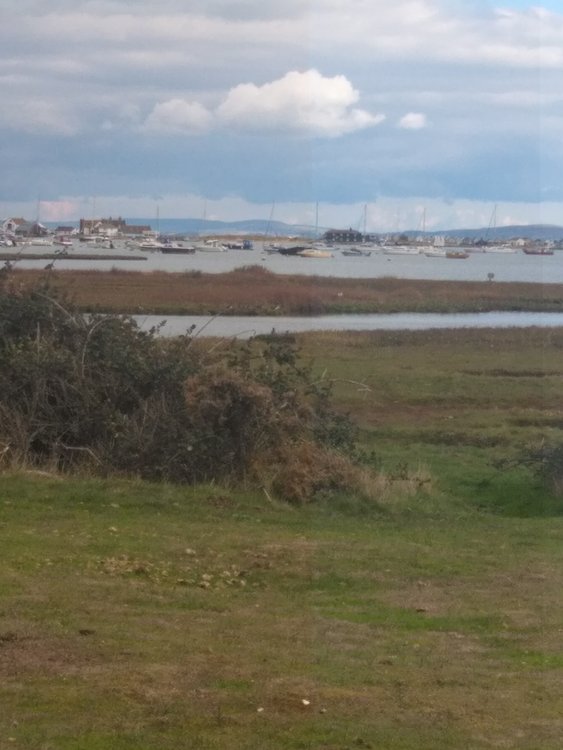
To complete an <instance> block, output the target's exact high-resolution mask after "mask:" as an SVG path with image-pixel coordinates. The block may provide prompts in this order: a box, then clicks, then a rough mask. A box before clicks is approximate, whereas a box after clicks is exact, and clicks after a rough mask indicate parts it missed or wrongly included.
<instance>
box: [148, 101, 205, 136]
mask: <svg viewBox="0 0 563 750" xmlns="http://www.w3.org/2000/svg"><path fill="white" fill-rule="evenodd" d="M212 124H213V115H212V114H211V113H210V112H209V111H208V110H207V109H206V108H205V107H204V106H203V105H202V104H200V103H199V102H189V101H186V100H185V99H170V100H169V101H166V102H160V103H159V104H156V105H155V107H154V109H153V110H152V112H151V113H150V115H149V116H148V117H147V119H146V120H145V123H144V125H143V127H142V130H144V131H146V132H149V133H151V132H153V133H171V134H178V135H200V134H202V133H205V132H206V131H207V130H209V129H210V128H211V127H212Z"/></svg>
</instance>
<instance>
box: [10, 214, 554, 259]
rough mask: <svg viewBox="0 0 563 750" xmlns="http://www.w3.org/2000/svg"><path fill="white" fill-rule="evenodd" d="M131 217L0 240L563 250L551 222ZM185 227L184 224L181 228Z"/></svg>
mask: <svg viewBox="0 0 563 750" xmlns="http://www.w3.org/2000/svg"><path fill="white" fill-rule="evenodd" d="M160 223H162V227H161V226H155V225H154V222H152V221H150V220H141V221H140V222H139V220H136V221H135V223H130V220H126V219H123V218H122V217H116V218H114V217H111V216H110V217H106V218H89V219H86V218H81V219H80V220H79V221H78V222H68V223H67V224H59V225H56V224H53V223H49V224H47V223H41V222H40V221H38V220H35V221H34V220H28V219H25V218H23V217H9V218H6V219H3V220H0V245H3V246H16V245H18V244H26V243H28V244H29V243H32V242H36V241H41V240H42V242H39V244H51V243H56V241H57V240H58V241H59V242H63V241H65V240H66V241H68V242H72V241H77V240H78V241H80V240H82V241H84V242H95V241H98V242H111V241H112V240H150V239H158V238H160V239H166V238H168V239H174V240H178V239H189V238H193V237H198V236H200V237H202V236H206V237H208V236H215V237H220V236H235V237H237V236H238V237H240V238H242V237H248V238H255V239H261V240H268V239H273V238H286V239H291V240H298V239H302V240H308V241H313V240H314V241H317V242H323V243H326V244H327V245H329V246H331V245H335V246H339V245H364V246H365V245H372V246H373V245H376V246H377V245H380V246H386V247H391V248H392V247H394V246H396V247H411V248H413V249H416V248H420V249H424V248H426V247H436V248H440V247H466V248H480V247H482V248H485V247H491V246H495V245H499V244H502V246H503V247H505V248H506V249H510V248H514V249H521V248H525V247H526V248H530V247H536V248H538V250H544V251H545V250H553V249H557V250H561V249H563V227H559V226H550V225H532V226H526V225H523V226H512V227H504V226H503V227H487V228H481V229H466V230H451V231H439V232H428V231H427V232H421V231H408V232H400V233H392V232H386V233H376V232H366V231H363V232H362V231H360V230H359V229H354V228H352V227H348V228H344V229H341V228H331V229H322V230H318V229H315V228H312V227H308V226H299V225H290V224H284V223H283V222H271V221H270V222H266V221H262V220H254V221H241V222H230V223H228V222H220V221H208V222H206V221H202V220H195V219H186V220H181V219H169V220H166V219H165V220H162V222H157V224H160ZM182 226H183V227H184V229H183V230H182Z"/></svg>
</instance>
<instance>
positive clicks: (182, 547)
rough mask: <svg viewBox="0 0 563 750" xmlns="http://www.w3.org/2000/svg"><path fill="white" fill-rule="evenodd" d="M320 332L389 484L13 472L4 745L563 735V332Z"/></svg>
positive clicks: (36, 747) (539, 747)
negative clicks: (272, 496)
mask: <svg viewBox="0 0 563 750" xmlns="http://www.w3.org/2000/svg"><path fill="white" fill-rule="evenodd" d="M301 341H302V344H303V352H304V357H305V358H306V359H310V360H311V361H312V362H313V363H314V367H315V368H318V371H319V374H321V373H324V377H328V378H331V379H333V381H334V388H335V396H336V399H337V402H338V403H339V404H340V406H341V408H343V409H345V410H349V411H351V412H352V413H353V414H354V415H355V416H356V417H357V419H358V420H359V421H360V424H361V428H362V442H363V447H364V450H365V451H369V450H372V449H373V451H374V453H375V455H374V457H373V458H372V459H371V460H372V463H373V464H374V465H376V466H377V467H378V468H379V470H380V471H381V472H382V473H383V474H384V475H385V476H386V477H387V481H386V482H384V483H382V484H381V487H382V494H381V497H380V500H379V501H378V502H377V503H372V504H369V503H366V502H363V503H362V502H360V501H357V500H356V499H354V498H352V497H345V496H343V497H339V498H333V499H325V500H323V501H320V502H319V503H317V504H315V505H310V506H304V507H291V506H287V505H284V504H280V503H277V502H276V501H275V500H273V501H272V500H269V499H268V498H266V497H265V495H264V494H263V493H260V492H250V491H247V492H244V491H241V490H239V491H235V490H231V489H225V488H220V487H217V486H205V487H176V486H170V485H165V484H161V485H153V484H149V483H142V482H137V481H133V480H122V479H95V478H79V477H74V478H73V477H68V478H64V479H63V478H60V477H58V476H56V475H49V474H39V473H33V472H19V473H13V472H12V473H9V472H5V473H4V474H2V475H0V549H2V563H3V564H2V567H1V569H0V594H1V597H0V705H2V711H1V712H0V748H1V749H2V750H4V748H14V747H15V748H17V747H21V748H26V750H47V749H48V748H53V749H56V750H59V749H60V748H63V749H64V750H97V749H98V748H100V749H101V748H104V750H105V748H108V747H111V748H123V749H126V750H129V749H133V748H134V749H135V750H157V748H158V750H161V749H163V750H167V749H168V748H170V749H172V748H174V750H176V749H177V748H190V749H191V748H193V749H194V750H196V749H197V750H208V749H209V750H216V749H218V748H225V747H228V748H229V749H231V748H232V749H233V750H251V749H252V750H254V749H258V748H260V749H262V748H276V749H277V748H283V749H284V750H285V749H290V750H293V749H294V748H295V749H298V748H299V749H300V748H307V749H309V748H318V749H319V750H320V749H321V748H322V749H323V750H345V749H349V750H355V748H369V747H371V748H385V749H386V750H399V749H401V750H403V749H405V750H414V749H415V748H416V750H419V749H422V750H426V749H427V750H436V749H438V750H441V749H446V748H448V749H449V748H471V749H472V750H473V749H475V750H481V749H485V748H513V749H515V750H559V748H560V747H561V737H562V733H563V726H562V722H561V716H562V715H563V698H562V696H563V659H562V658H561V649H560V637H561V628H562V627H563V625H562V623H563V604H562V599H561V593H560V592H561V588H562V585H563V572H562V571H563V564H562V563H563V502H562V500H561V498H560V497H559V498H558V497H556V496H554V495H552V494H551V493H550V492H549V491H548V490H547V489H546V488H545V487H543V486H542V485H541V484H539V483H538V481H537V480H536V479H535V478H534V477H533V476H532V475H530V474H529V473H528V472H527V471H526V470H524V469H522V468H517V467H516V468H507V469H504V470H502V471H501V470H499V469H497V468H496V463H497V462H498V461H499V460H501V459H503V458H509V457H511V456H514V455H516V454H517V453H518V452H519V451H521V450H523V449H525V447H526V445H528V444H529V443H531V442H534V441H537V440H539V439H542V438H545V439H549V440H557V439H558V438H560V437H561V425H562V424H563V414H562V411H561V406H560V393H561V388H560V385H561V378H562V377H563V358H562V351H563V331H560V330H552V331H532V332H530V331H519V330H508V331H464V332H456V333H455V335H454V334H453V333H452V332H447V331H437V332H417V333H390V332H387V333H386V332H381V333H369V334H343V333H340V334H330V333H323V334H315V335H313V334H307V335H304V336H303V337H301ZM352 381H354V382H352ZM358 384H359V385H358ZM415 472H418V474H419V476H421V477H423V478H429V480H430V481H428V482H427V481H426V480H424V481H421V482H419V483H418V484H417V483H414V485H413V482H412V476H413V474H414V473H415Z"/></svg>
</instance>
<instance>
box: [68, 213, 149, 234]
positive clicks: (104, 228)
mask: <svg viewBox="0 0 563 750" xmlns="http://www.w3.org/2000/svg"><path fill="white" fill-rule="evenodd" d="M78 231H79V233H80V234H81V235H83V236H87V235H94V236H98V235H100V236H104V237H115V236H116V235H118V234H121V235H128V236H131V235H139V234H148V233H150V232H151V231H152V230H151V228H150V226H148V225H141V226H133V225H128V224H127V223H126V221H125V219H122V218H121V217H118V218H117V219H114V218H112V217H111V216H110V217H109V219H80V228H79V230H78Z"/></svg>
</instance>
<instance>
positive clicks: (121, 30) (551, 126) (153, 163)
mask: <svg viewBox="0 0 563 750" xmlns="http://www.w3.org/2000/svg"><path fill="white" fill-rule="evenodd" d="M3 10H4V15H5V17H6V18H8V17H9V18H10V23H9V24H3V25H2V27H1V28H0V94H1V95H2V102H3V107H2V108H1V111H0V159H1V164H2V170H1V172H0V217H1V216H4V217H6V216H8V215H14V214H17V215H21V214H23V215H26V216H28V217H30V216H35V214H36V212H37V203H38V199H40V213H41V218H43V219H44V220H56V221H57V220H61V221H63V220H70V219H77V218H79V217H80V216H84V215H87V216H89V215H91V214H92V211H94V210H95V211H96V212H97V213H99V214H102V213H103V214H114V215H115V214H121V215H124V216H130V217H133V216H149V217H150V216H154V215H155V213H156V211H157V210H158V211H159V213H160V215H161V216H169V217H182V216H186V217H193V216H201V214H202V211H203V210H204V208H203V207H204V206H205V211H206V215H207V216H208V217H213V218H218V219H225V220H231V219H236V218H241V219H242V218H258V217H263V218H267V217H268V216H269V215H270V213H271V211H272V205H273V204H274V202H275V218H278V219H280V220H286V221H292V222H299V223H311V222H312V221H314V215H315V211H316V205H317V204H318V206H319V221H320V223H321V224H322V225H353V224H354V222H356V221H357V217H358V216H360V215H362V207H363V206H364V205H367V207H368V209H367V215H368V224H369V228H370V229H373V230H375V231H377V230H381V231H383V230H387V229H394V228H405V229H406V228H410V227H413V226H414V227H416V226H417V225H418V224H419V222H420V217H421V216H422V214H423V213H424V215H425V216H426V223H427V226H428V227H429V228H432V227H435V228H436V229H440V228H447V227H463V226H476V225H480V224H485V225H486V224H487V223H488V221H489V217H490V215H491V212H492V210H493V208H494V206H496V207H497V209H496V216H497V222H498V223H512V222H521V223H533V222H549V223H559V224H563V180H561V177H560V175H561V174H563V140H562V139H561V137H560V134H561V132H562V130H563V9H562V8H561V4H560V2H554V1H553V0H552V1H548V0H545V1H544V2H537V3H526V2H522V0H506V2H499V3H496V2H486V1H485V0H463V1H462V0H395V1H394V2H393V3H389V2H388V1H387V0H307V2H304V1H303V0H284V1H283V2H282V1H281V0H269V2H264V0H261V1H259V0H158V1H157V0H136V2H132V1H131V0H18V1H17V2H16V0H3Z"/></svg>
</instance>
